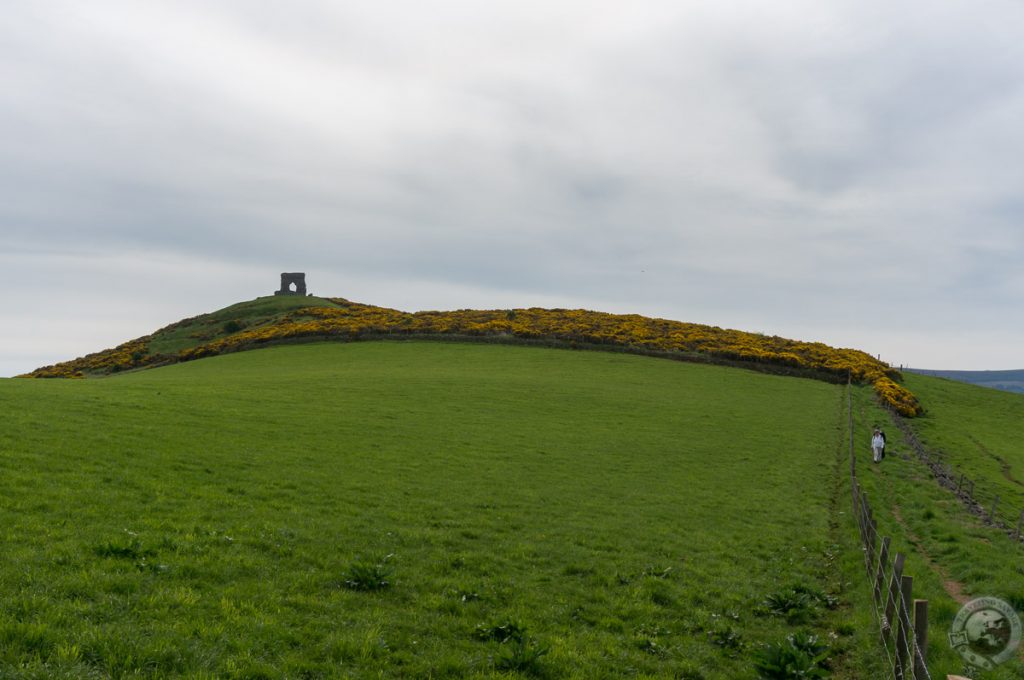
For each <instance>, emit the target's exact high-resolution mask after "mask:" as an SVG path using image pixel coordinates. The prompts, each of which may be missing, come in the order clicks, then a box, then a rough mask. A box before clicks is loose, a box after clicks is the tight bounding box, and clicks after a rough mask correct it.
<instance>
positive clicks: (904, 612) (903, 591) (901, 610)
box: [893, 576, 914, 680]
mask: <svg viewBox="0 0 1024 680" xmlns="http://www.w3.org/2000/svg"><path fill="white" fill-rule="evenodd" d="M913 587H914V578H913V577H912V576H904V577H903V578H901V579H900V585H899V596H900V601H899V603H898V606H897V618H898V619H899V624H900V627H899V631H898V632H897V633H896V667H895V668H894V669H893V671H894V672H895V674H896V677H897V678H898V679H899V680H904V679H905V678H906V677H907V672H906V671H907V670H908V669H909V668H911V664H910V662H912V661H913V660H912V659H910V658H909V652H910V644H911V640H913V638H912V637H911V636H910V631H909V628H910V611H909V609H910V591H911V590H912V589H913Z"/></svg>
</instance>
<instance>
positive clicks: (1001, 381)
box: [904, 368, 1024, 394]
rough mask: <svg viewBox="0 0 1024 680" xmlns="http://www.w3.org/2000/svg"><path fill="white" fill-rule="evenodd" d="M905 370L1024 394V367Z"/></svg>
mask: <svg viewBox="0 0 1024 680" xmlns="http://www.w3.org/2000/svg"><path fill="white" fill-rule="evenodd" d="M904 370H906V371H909V372H910V373H918V374H920V375H930V376H934V377H936V378H948V379H949V380H956V381H959V382H965V383H971V384H972V385H981V386H982V387H991V388H993V389H996V390H1004V391H1006V392H1017V393H1018V394H1024V369H1018V370H1014V371H934V370H929V369H926V368H907V369H904Z"/></svg>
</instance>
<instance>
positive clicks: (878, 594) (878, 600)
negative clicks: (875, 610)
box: [872, 536, 889, 607]
mask: <svg viewBox="0 0 1024 680" xmlns="http://www.w3.org/2000/svg"><path fill="white" fill-rule="evenodd" d="M888 561H889V537H888V536H884V537H883V538H882V549H881V550H879V551H878V568H877V569H876V570H875V585H874V588H873V589H872V595H874V598H875V606H876V607H881V606H882V604H883V603H882V589H883V588H884V586H885V566H886V562H888Z"/></svg>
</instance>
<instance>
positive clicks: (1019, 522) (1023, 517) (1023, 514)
mask: <svg viewBox="0 0 1024 680" xmlns="http://www.w3.org/2000/svg"><path fill="white" fill-rule="evenodd" d="M1022 524H1024V510H1021V511H1020V518H1019V519H1018V520H1017V540H1018V541H1019V540H1020V528H1021V525H1022Z"/></svg>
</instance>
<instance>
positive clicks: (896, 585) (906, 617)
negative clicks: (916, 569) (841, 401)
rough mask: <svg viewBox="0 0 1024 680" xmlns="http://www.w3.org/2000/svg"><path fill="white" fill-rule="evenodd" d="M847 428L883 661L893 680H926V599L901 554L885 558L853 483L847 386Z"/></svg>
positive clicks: (886, 548) (884, 542) (885, 546)
mask: <svg viewBox="0 0 1024 680" xmlns="http://www.w3.org/2000/svg"><path fill="white" fill-rule="evenodd" d="M846 394H847V403H848V413H849V428H850V493H851V495H852V500H853V516H854V517H855V518H856V519H857V528H858V529H859V530H860V538H861V545H862V546H863V548H864V570H865V573H866V576H867V579H868V582H869V584H870V585H871V598H872V605H873V608H874V612H875V618H876V620H877V621H878V627H879V637H880V641H881V644H882V649H884V650H885V654H886V662H887V665H888V667H890V668H892V674H893V678H894V679H895V680H931V678H932V676H931V674H930V673H929V672H928V663H927V656H928V600H920V599H913V597H912V593H913V587H914V579H913V577H911V576H908V575H906V574H904V573H903V564H904V561H905V555H904V554H903V553H900V552H897V553H895V556H894V557H893V558H892V559H890V556H889V552H890V549H891V546H892V540H891V538H890V537H889V536H882V537H881V541H879V535H878V524H877V522H875V518H874V513H873V512H872V510H871V504H870V502H869V501H868V495H867V494H866V493H864V490H863V489H861V486H860V482H859V481H858V480H857V458H856V454H855V447H854V436H853V390H852V389H851V388H850V386H849V385H848V386H847V390H846Z"/></svg>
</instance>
